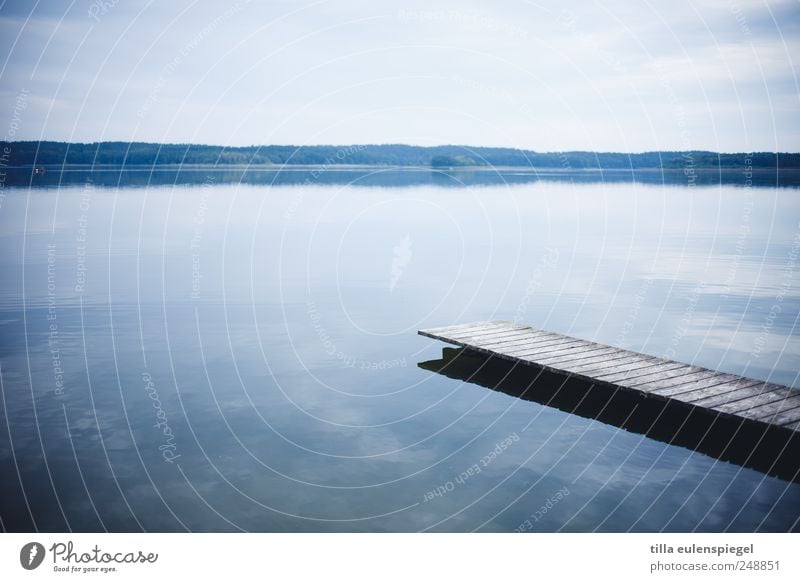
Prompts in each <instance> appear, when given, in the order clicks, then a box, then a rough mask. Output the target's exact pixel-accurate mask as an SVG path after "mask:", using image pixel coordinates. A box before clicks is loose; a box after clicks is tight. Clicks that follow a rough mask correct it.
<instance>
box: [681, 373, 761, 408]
mask: <svg viewBox="0 0 800 582" xmlns="http://www.w3.org/2000/svg"><path fill="white" fill-rule="evenodd" d="M760 383H761V382H759V381H758V380H750V379H748V378H737V379H735V380H728V381H723V382H721V383H719V384H715V385H714V386H708V387H707V388H700V389H698V390H691V391H689V392H681V393H680V394H673V395H672V396H671V398H674V399H675V400H680V401H681V402H685V403H687V404H694V403H695V402H696V401H698V400H702V399H703V398H708V397H709V396H716V395H718V394H725V393H727V392H730V391H732V390H738V389H739V388H747V387H749V386H756V385H758V384H760Z"/></svg>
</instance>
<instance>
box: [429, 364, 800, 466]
mask: <svg viewBox="0 0 800 582" xmlns="http://www.w3.org/2000/svg"><path fill="white" fill-rule="evenodd" d="M417 365H418V366H419V367H420V368H422V369H424V370H429V371H431V372H436V373H437V374H442V375H444V376H447V377H448V378H453V379H457V380H462V381H464V382H470V383H472V384H477V385H479V386H484V387H486V388H490V389H491V390H495V391H498V392H504V393H505V394H508V395H510V396H514V397H517V398H522V399H524V400H529V401H531V402H536V403H539V404H542V405H545V406H551V407H554V408H557V409H559V410H562V411H564V412H569V413H571V414H577V415H579V416H582V417H584V418H591V419H594V420H597V421H599V422H602V423H605V424H608V425H612V426H616V427H619V428H621V429H624V430H626V431H629V432H634V433H638V434H643V435H645V436H647V437H649V438H652V439H655V440H658V441H661V442H664V443H667V444H670V445H675V446H680V447H684V448H687V449H691V450H694V451H697V452H700V453H703V454H706V455H709V456H711V457H714V458H716V459H719V460H722V461H727V462H730V463H735V464H737V465H742V466H744V467H748V468H751V469H755V470H757V471H761V472H763V473H767V474H769V475H772V476H774V477H778V478H780V479H784V480H787V481H794V482H800V438H799V437H798V436H797V433H794V434H793V435H792V434H791V433H789V432H788V431H784V430H779V429H776V428H768V429H764V428H763V426H757V425H753V424H750V423H746V422H745V423H743V422H740V421H738V420H735V419H731V418H728V417H722V416H718V415H717V414H714V413H710V412H709V411H704V410H703V409H699V408H697V407H689V406H682V405H680V404H679V403H677V402H674V401H669V402H664V401H660V400H656V399H654V398H646V397H642V396H639V395H637V394H634V393H630V392H627V391H622V390H615V389H613V388H608V387H605V386H601V385H596V384H592V383H588V382H585V381H582V380H578V379H576V378H565V377H564V376H561V375H558V374H553V373H550V372H545V371H544V370H541V369H539V368H536V367H534V366H526V365H520V364H515V363H512V362H508V361H506V360H501V359H499V358H492V357H487V356H484V355H483V354H480V353H478V352H476V351H473V350H469V349H462V348H443V350H442V358H441V359H439V360H429V361H427V362H419V363H418V364H417Z"/></svg>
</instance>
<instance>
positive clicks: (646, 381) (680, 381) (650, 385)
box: [620, 370, 719, 392]
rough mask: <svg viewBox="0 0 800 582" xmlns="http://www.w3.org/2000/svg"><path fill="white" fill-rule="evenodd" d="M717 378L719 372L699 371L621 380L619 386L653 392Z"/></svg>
mask: <svg viewBox="0 0 800 582" xmlns="http://www.w3.org/2000/svg"><path fill="white" fill-rule="evenodd" d="M717 376H719V372H713V371H711V370H700V371H699V372H693V373H691V374H686V375H681V374H675V375H672V376H670V375H668V374H665V375H664V376H663V377H661V378H657V379H651V378H632V379H630V380H622V381H620V384H622V385H623V386H625V387H627V388H636V389H637V390H642V391H643V392H652V391H654V390H659V389H664V388H670V387H674V386H683V385H684V384H689V383H692V382H700V381H701V380H708V379H710V378H716V377H717Z"/></svg>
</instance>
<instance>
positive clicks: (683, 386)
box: [648, 372, 741, 397]
mask: <svg viewBox="0 0 800 582" xmlns="http://www.w3.org/2000/svg"><path fill="white" fill-rule="evenodd" d="M712 374H713V375H712V376H710V377H709V378H706V379H703V380H692V381H689V382H675V383H673V385H670V386H667V387H665V388H655V389H652V390H648V392H652V393H653V394H658V395H659V396H672V397H675V396H677V395H678V394H684V393H686V392H696V391H698V390H702V389H705V388H712V387H714V386H717V385H719V384H725V383H727V382H737V381H739V380H741V378H740V377H739V376H734V375H733V374H722V373H719V372H717V373H714V372H712ZM664 383H665V384H670V381H669V380H667V381H665V382H664Z"/></svg>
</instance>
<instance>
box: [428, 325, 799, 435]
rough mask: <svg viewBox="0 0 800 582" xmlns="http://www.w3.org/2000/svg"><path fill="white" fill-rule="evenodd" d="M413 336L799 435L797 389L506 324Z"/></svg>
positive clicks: (452, 329)
mask: <svg viewBox="0 0 800 582" xmlns="http://www.w3.org/2000/svg"><path fill="white" fill-rule="evenodd" d="M419 333H420V334H421V335H424V336H427V337H431V338H435V339H440V340H442V341H445V342H448V343H451V344H455V345H459V346H462V347H465V348H468V349H473V350H476V351H478V352H480V353H483V354H487V355H490V356H494V357H499V358H503V359H506V360H509V361H511V362H522V363H525V364H530V365H535V366H539V367H543V368H545V369H547V370H550V371H552V372H556V373H561V374H565V375H572V376H576V377H579V378H582V379H584V380H586V381H589V382H594V383H600V384H605V385H610V386H617V387H620V388H623V389H625V390H631V391H634V392H638V393H640V394H643V395H652V396H655V397H658V398H664V399H667V400H676V401H679V402H682V403H685V404H689V405H692V406H695V407H697V408H700V409H703V410H706V411H708V412H710V413H715V414H718V413H724V414H726V415H732V416H736V417H739V418H741V419H742V421H743V422H744V421H746V422H758V423H761V424H762V425H764V426H766V425H768V424H769V425H771V426H775V427H781V428H780V430H787V431H794V432H798V431H800V389H794V388H789V387H787V386H781V385H778V384H773V383H769V382H763V381H760V380H754V379H751V378H744V377H742V376H737V375H735V374H727V373H722V372H715V371H713V370H708V369H705V368H701V367H699V366H693V365H690V364H684V363H681V362H675V361H672V360H667V359H664V358H658V357H655V356H648V355H646V354H640V353H636V352H632V351H629V350H623V349H620V348H615V347H612V346H606V345H603V344H599V343H596V342H592V341H588V340H581V339H577V338H573V337H570V336H566V335H562V334H557V333H553V332H548V331H544V330H539V329H534V328H532V327H529V326H525V325H522V324H516V323H512V322H499V321H488V322H479V323H473V324H458V325H454V326H447V327H443V328H433V329H428V330H420V331H419Z"/></svg>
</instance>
